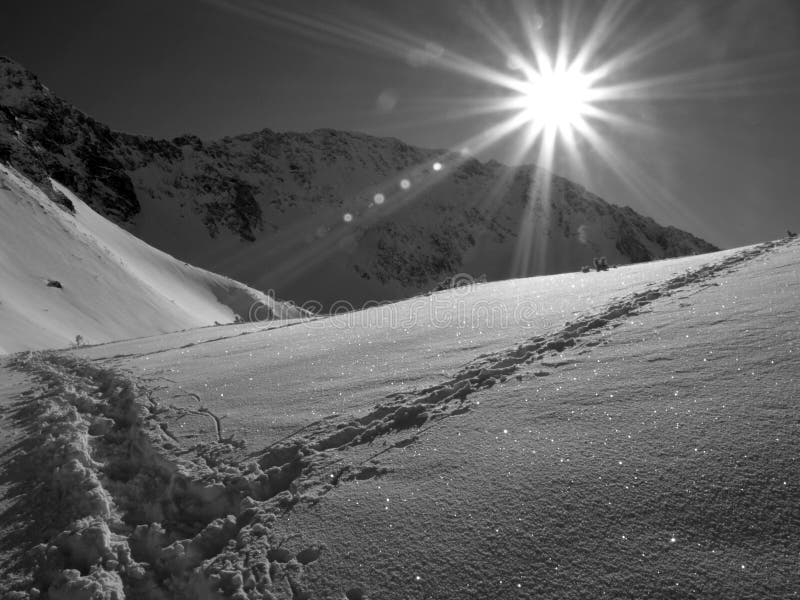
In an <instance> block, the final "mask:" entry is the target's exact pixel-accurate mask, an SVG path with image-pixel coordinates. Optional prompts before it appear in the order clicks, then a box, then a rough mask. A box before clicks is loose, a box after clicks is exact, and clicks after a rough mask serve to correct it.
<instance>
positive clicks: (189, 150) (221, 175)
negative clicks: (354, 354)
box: [0, 58, 717, 308]
mask: <svg viewBox="0 0 800 600" xmlns="http://www.w3.org/2000/svg"><path fill="white" fill-rule="evenodd" d="M0 161H4V162H6V163H9V164H10V165H12V166H14V168H16V169H18V170H19V171H21V172H22V173H24V174H25V175H27V176H28V177H30V178H31V179H32V180H34V181H37V182H38V183H39V184H40V185H42V186H43V187H44V188H45V189H46V190H48V192H49V193H51V194H52V195H53V196H54V197H55V196H57V192H56V191H54V190H52V189H51V188H50V187H49V186H50V183H49V177H52V178H53V179H55V180H57V181H58V182H60V183H61V184H63V185H64V186H66V187H67V188H69V189H70V190H72V191H73V192H75V193H76V194H77V195H78V196H79V197H80V198H82V199H83V200H84V201H86V202H87V203H88V204H89V205H90V206H92V208H94V209H95V210H96V211H97V212H99V213H101V214H103V215H105V216H107V217H108V218H110V219H112V220H113V221H115V222H116V223H117V224H119V225H121V226H122V227H124V228H125V229H127V230H128V231H129V232H131V233H133V234H134V235H136V236H137V237H139V238H141V239H142V240H144V241H145V242H147V243H148V244H150V245H152V246H155V247H156V248H159V249H161V250H163V251H165V252H167V253H169V254H172V255H173V256H175V257H177V258H178V259H180V260H183V261H187V262H190V263H192V264H194V265H198V266H200V267H203V268H205V269H208V270H211V271H215V272H217V273H222V274H224V275H227V276H229V277H232V278H234V279H237V280H239V281H242V282H244V283H246V284H248V285H250V286H253V287H255V288H259V289H261V290H268V289H275V290H277V291H278V293H279V294H280V296H282V297H285V298H289V299H291V300H294V301H296V302H305V301H307V300H311V299H313V300H317V301H319V302H320V303H321V305H322V306H323V307H324V308H329V307H330V306H331V305H332V304H333V303H334V302H335V301H336V300H345V301H347V302H349V303H351V304H353V305H360V304H362V303H364V302H366V301H368V300H392V299H398V298H403V297H408V296H410V295H413V294H416V293H419V292H422V291H426V290H430V289H433V288H434V287H436V285H437V283H439V282H440V281H442V280H443V279H446V278H448V277H451V276H453V275H455V274H458V273H468V274H471V275H473V276H480V275H485V276H486V277H487V278H488V279H489V280H496V279H504V278H507V277H510V276H526V275H534V274H544V273H557V272H563V271H572V270H577V269H579V268H580V267H581V266H582V265H585V264H591V260H592V257H595V256H601V255H602V256H606V257H607V259H608V262H609V263H611V264H614V263H620V264H624V263H630V262H641V261H647V260H652V259H659V258H666V257H675V256H682V255H687V254H693V253H702V252H709V251H714V250H717V248H716V247H714V246H713V245H711V244H709V243H707V242H705V241H703V240H701V239H699V238H697V237H695V236H693V235H691V234H689V233H686V232H684V231H681V230H679V229H676V228H674V227H664V226H661V225H659V224H657V223H656V222H655V221H653V220H652V219H650V218H648V217H644V216H642V215H639V214H637V213H636V212H634V211H633V210H631V209H630V208H627V207H619V206H615V205H613V204H609V203H607V202H605V201H604V200H602V199H601V198H599V197H597V196H595V195H594V194H592V193H590V192H588V191H586V190H585V189H584V188H583V187H582V186H580V185H577V184H575V183H573V182H571V181H569V180H567V179H564V178H562V177H558V176H555V175H552V174H550V173H548V172H546V171H544V170H543V169H539V168H536V167H533V166H520V167H509V166H505V165H502V164H500V163H497V162H494V161H490V162H487V163H483V162H479V161H478V160H476V159H474V158H469V157H465V156H462V155H460V154H458V153H453V152H447V151H442V150H426V149H420V148H415V147H413V146H409V145H407V144H404V143H403V142H401V141H398V140H396V139H390V138H376V137H371V136H368V135H363V134H359V133H348V132H340V131H332V130H317V131H313V132H311V133H276V132H273V131H270V130H268V129H265V130H262V131H259V132H256V133H251V134H245V135H239V136H234V137H226V138H223V139H221V140H215V141H205V140H201V139H200V138H198V137H195V136H191V135H186V136H182V137H178V138H175V139H173V140H156V139H152V138H149V137H143V136H137V135H130V134H126V133H119V132H115V131H112V130H111V129H109V128H108V127H107V126H105V125H103V124H102V123H99V122H97V121H95V120H94V119H92V118H91V117H89V116H87V115H85V114H84V113H82V112H81V111H79V110H78V109H77V108H75V107H73V106H72V105H70V104H68V103H67V102H65V101H63V100H61V99H60V98H58V97H57V96H56V95H54V94H53V93H51V92H50V91H49V90H48V89H47V87H45V86H44V85H43V84H42V83H40V82H39V80H38V79H37V78H36V76H35V75H33V74H32V73H30V72H29V71H27V70H26V69H25V68H24V67H22V66H20V65H19V64H17V63H15V62H14V61H12V60H9V59H3V58H0Z"/></svg>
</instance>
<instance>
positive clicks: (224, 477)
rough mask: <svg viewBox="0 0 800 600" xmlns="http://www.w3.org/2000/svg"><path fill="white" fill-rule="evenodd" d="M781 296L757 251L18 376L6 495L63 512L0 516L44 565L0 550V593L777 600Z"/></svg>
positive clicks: (794, 249)
mask: <svg viewBox="0 0 800 600" xmlns="http://www.w3.org/2000/svg"><path fill="white" fill-rule="evenodd" d="M798 285H800V244H798V243H797V242H796V241H794V242H786V241H781V242H774V243H769V244H762V245H760V246H754V247H748V248H743V249H737V250H733V251H727V252H721V253H716V254H711V255H705V256H697V257H689V258H682V259H675V260H669V261H662V262H653V263H647V264H641V265H633V266H629V267H624V268H618V269H614V270H612V271H609V272H606V273H589V274H585V275H583V274H566V275H559V276H551V277H541V278H531V279H526V280H517V281H509V282H503V283H495V284H492V283H490V284H483V285H477V286H473V287H471V288H468V289H459V290H449V291H445V292H441V293H438V294H434V295H432V296H430V297H422V298H416V299H412V300H408V301H405V302H402V303H398V304H394V305H390V306H385V307H379V308H374V309H370V310H368V311H364V312H361V313H355V314H350V315H341V316H338V317H332V318H326V319H320V320H316V321H313V322H305V323H294V324H292V325H291V326H288V327H281V328H276V329H273V330H270V331H263V332H253V333H251V334H250V335H247V336H240V335H238V334H239V330H237V329H235V328H232V329H231V330H230V331H229V332H228V334H227V335H226V332H225V329H224V328H223V329H220V336H219V339H207V338H204V337H198V336H197V335H196V333H192V332H185V333H176V334H171V335H169V336H165V337H163V338H160V339H159V338H150V339H148V340H132V341H128V342H120V343H115V344H109V345H107V346H103V347H96V348H87V349H82V350H79V351H77V352H72V353H63V354H51V355H31V356H22V357H18V359H17V361H16V363H15V364H16V368H17V369H20V371H19V372H12V371H7V372H8V373H9V374H10V377H9V381H10V383H9V384H8V389H7V390H6V391H4V392H3V397H4V398H6V400H5V401H4V404H5V405H6V406H9V407H11V405H10V404H9V403H10V402H11V398H14V397H18V398H19V397H22V398H28V399H29V400H28V405H27V407H26V408H25V411H26V412H24V413H23V412H22V411H21V409H17V410H18V412H16V413H14V412H13V411H11V410H10V409H7V410H6V412H5V413H4V414H7V415H8V417H9V418H7V419H5V420H4V422H5V427H6V428H8V429H9V436H8V437H7V438H6V439H9V440H13V439H18V437H17V435H18V434H17V432H18V431H20V430H22V431H26V430H25V427H26V422H27V421H26V420H25V415H29V414H32V415H34V416H37V415H38V416H39V417H38V418H40V420H41V422H44V423H46V427H45V428H44V431H43V432H42V431H39V430H36V429H29V430H27V431H29V432H30V436H31V438H32V441H33V443H37V440H42V447H43V450H42V452H41V455H39V454H33V455H31V456H23V457H21V458H19V460H20V461H21V462H22V463H23V464H31V463H32V461H41V462H40V463H37V464H41V466H40V468H38V469H36V470H31V469H28V470H27V471H26V473H28V474H27V475H26V477H28V479H26V480H25V481H26V482H27V483H28V485H29V487H30V488H31V489H33V488H34V486H38V488H36V489H38V490H39V492H38V494H39V497H40V498H45V499H46V498H51V497H52V498H57V497H59V493H63V490H64V489H65V486H67V485H69V486H71V487H72V488H75V489H77V490H79V491H77V492H75V493H71V494H68V495H67V497H66V498H63V497H62V499H61V500H60V502H61V504H58V503H56V504H55V506H57V507H58V508H57V509H53V508H51V509H46V508H43V509H42V510H43V512H44V514H45V515H46V518H45V519H41V518H38V517H34V516H33V515H31V511H26V510H23V505H22V504H20V501H19V500H18V501H17V502H16V503H15V502H14V501H13V498H11V499H9V498H8V497H7V498H6V502H7V503H8V504H9V505H10V510H8V511H7V512H6V513H5V514H6V515H17V517H16V520H11V521H9V520H6V521H4V522H3V523H2V527H3V529H4V530H5V531H6V532H8V535H7V539H22V538H20V537H19V532H20V531H22V530H25V529H24V527H23V525H21V524H20V523H21V522H23V521H25V519H26V518H27V519H29V520H30V521H32V524H28V526H27V530H26V531H28V533H29V535H28V538H27V539H29V540H32V539H35V540H42V541H44V542H46V543H45V544H43V545H42V546H40V547H39V548H38V549H35V550H34V553H33V559H34V560H33V563H34V564H35V565H38V567H37V570H36V572H35V573H34V574H33V575H32V577H33V579H26V575H25V572H24V568H22V567H15V566H14V565H15V563H14V562H13V557H14V556H15V555H18V554H15V552H18V549H16V548H14V547H10V546H8V545H0V552H4V553H5V555H7V556H10V557H11V558H10V559H9V561H8V562H7V564H8V565H9V568H7V569H6V571H5V573H6V574H7V577H6V580H7V581H16V582H17V583H15V584H14V586H15V588H16V589H18V590H19V591H20V592H21V594H20V597H22V598H24V597H27V595H28V594H27V590H28V589H29V586H30V585H31V582H35V583H36V585H38V586H39V589H41V590H45V589H46V590H47V592H46V596H45V597H50V598H70V599H71V598H81V597H86V596H85V594H86V593H88V591H90V590H94V591H95V592H96V593H97V594H98V597H101V596H100V595H99V594H101V592H102V591H105V593H106V596H105V597H111V592H112V590H116V591H117V592H118V593H119V594H122V593H124V594H126V597H129V598H159V597H163V598H237V599H242V598H249V599H256V598H271V597H272V598H292V599H296V598H320V599H335V600H341V599H342V598H347V599H348V600H354V599H358V598H389V599H397V600H400V599H406V598H424V597H428V598H444V599H449V598H453V599H455V598H471V597H474V598H487V597H490V598H585V597H603V596H605V597H613V598H620V597H632V598H633V597H635V598H643V597H647V598H674V597H681V598H709V597H726V598H772V597H776V598H777V597H791V596H792V594H794V593H795V592H796V591H797V589H798V587H799V586H800V578H798V575H797V568H796V567H797V556H798V551H800V513H798V506H800V502H798V500H800V496H799V493H798V488H797V481H798V475H800V466H798V464H797V456H798V450H800V431H798V427H800V413H799V412H798V407H797V403H796V391H797V373H798V372H800V364H799V363H800V347H798V338H797V334H796V331H797V330H798V326H799V325H800V312H799V311H798V304H797V301H796V298H797V290H798ZM76 356H77V357H76ZM8 368H9V365H7V366H6V369H8ZM20 373H21V374H23V375H24V376H25V377H27V378H28V380H27V381H21V380H20ZM36 381H38V382H39V383H38V384H37V383H35V382H36ZM37 386H38V387H37ZM22 394H24V395H22ZM37 431H38V433H37ZM45 434H46V435H45ZM128 448H135V451H133V452H131V451H129V450H127V449H128ZM65 455H66V456H70V457H73V458H72V460H73V461H74V462H73V463H65V462H64V460H63V459H61V458H59V457H61V456H65ZM0 456H4V457H8V456H13V452H3V453H1V454H0ZM53 457H55V458H53ZM8 460H9V459H8V458H3V459H0V461H5V462H0V466H2V468H4V469H5V472H6V474H7V475H8V480H9V481H12V482H19V481H21V479H20V478H21V477H22V475H21V474H20V473H19V471H20V469H17V470H12V469H10V466H9V463H8ZM26 461H27V462H26ZM68 464H71V465H72V466H70V467H69V468H65V466H66V465H68ZM51 472H53V473H55V474H56V476H55V478H53V476H51V475H50V473H51ZM14 473H16V475H14ZM80 490H83V491H80ZM22 502H23V503H24V501H22ZM34 504H35V502H34ZM37 506H38V505H37ZM11 509H14V510H11ZM15 510H16V512H15ZM54 510H57V511H58V512H57V513H54V512H53V511H54ZM44 521H47V524H45V523H44ZM61 530H63V532H62V533H60V534H56V533H54V532H57V531H61ZM32 532H33V533H35V535H33V533H32ZM15 536H17V537H15ZM29 543H30V542H29ZM15 578H16V579H15ZM80 594H84V596H81V595H80Z"/></svg>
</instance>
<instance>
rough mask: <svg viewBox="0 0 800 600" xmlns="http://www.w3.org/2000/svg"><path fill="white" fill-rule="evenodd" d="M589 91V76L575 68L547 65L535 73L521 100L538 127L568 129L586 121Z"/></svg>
mask: <svg viewBox="0 0 800 600" xmlns="http://www.w3.org/2000/svg"><path fill="white" fill-rule="evenodd" d="M590 91H591V87H590V84H589V78H588V77H587V76H586V75H584V74H583V73H580V72H578V71H577V70H576V69H571V70H570V69H548V70H546V71H544V72H542V73H534V74H532V77H531V79H530V81H529V82H528V84H526V86H525V90H524V93H523V94H522V96H521V97H520V103H521V104H522V110H523V111H524V113H525V116H526V117H527V119H528V120H529V121H530V122H531V123H532V124H533V125H534V126H536V127H537V128H541V129H544V130H550V131H555V130H558V131H562V132H566V131H568V130H571V129H572V128H575V127H580V126H581V124H582V123H583V117H584V116H585V115H586V113H587V111H588V109H589V105H590V102H591V97H590Z"/></svg>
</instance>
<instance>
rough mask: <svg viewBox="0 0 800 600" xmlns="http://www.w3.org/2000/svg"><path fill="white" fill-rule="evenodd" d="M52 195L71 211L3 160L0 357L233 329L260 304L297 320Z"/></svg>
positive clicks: (294, 313) (281, 307)
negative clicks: (191, 330) (207, 328)
mask: <svg viewBox="0 0 800 600" xmlns="http://www.w3.org/2000/svg"><path fill="white" fill-rule="evenodd" d="M56 189H58V190H60V192H61V193H63V194H64V196H65V197H68V198H69V200H70V201H71V202H72V204H73V205H74V207H75V211H74V214H73V213H71V212H70V211H68V210H66V209H64V208H62V207H61V206H58V205H56V204H55V203H53V202H52V201H51V200H50V199H49V198H48V196H47V195H45V194H44V193H43V192H42V191H41V189H39V187H37V186H36V185H34V184H33V183H31V182H30V181H29V180H28V179H26V178H25V177H24V176H22V175H20V174H18V173H17V172H15V171H14V170H13V169H9V168H7V167H5V166H4V165H2V164H0V353H4V352H5V353H8V352H15V351H18V350H25V349H35V348H53V347H64V346H67V345H69V344H70V343H73V342H75V340H76V336H78V335H80V336H81V337H82V341H83V343H91V344H95V343H101V342H107V341H110V340H115V339H123V338H130V337H136V336H143V335H151V334H155V333H164V332H168V331H174V330H177V329H185V328H188V327H199V326H203V325H213V324H214V323H215V322H220V323H230V322H232V321H233V320H234V317H235V315H236V314H238V315H240V316H241V317H242V318H243V319H247V318H248V316H249V314H250V309H251V307H254V306H256V307H257V306H259V305H258V303H263V305H264V306H267V305H268V306H271V307H273V309H274V310H273V311H272V313H273V314H274V315H275V316H278V317H282V318H290V317H298V316H300V312H299V311H298V310H297V309H295V308H293V307H292V306H290V305H287V304H284V303H279V302H275V301H274V300H273V299H272V298H270V297H267V296H266V295H265V294H263V293H261V292H258V291H256V290H254V289H251V288H248V287H247V286H245V285H243V284H240V283H238V282H235V281H233V280H231V279H228V278H227V277H222V276H219V275H215V274H213V273H209V272H208V271H203V270H202V269H198V268H195V267H192V266H189V265H187V264H185V263H183V262H180V261H178V260H176V259H174V258H172V257H171V256H169V255H167V254H165V253H164V252H161V251H160V250H156V249H155V248H152V247H150V246H148V245H147V244H145V243H144V242H142V241H141V240H139V239H137V238H135V237H134V236H133V235H131V234H130V233H128V232H126V231H124V230H122V229H120V228H119V227H118V226H117V225H114V224H113V223H111V222H110V221H108V220H107V219H105V218H104V217H102V216H100V215H98V214H97V213H95V212H94V211H93V210H92V209H91V208H89V207H88V206H87V205H86V204H84V203H83V202H82V201H81V200H80V199H79V198H77V197H76V196H74V195H73V194H71V193H70V192H69V191H68V190H66V189H65V188H62V187H60V186H58V184H56ZM56 282H57V283H58V285H59V286H60V287H55V283H56ZM48 283H50V285H48ZM255 313H257V316H261V317H263V316H265V311H264V310H261V311H258V310H256V311H255Z"/></svg>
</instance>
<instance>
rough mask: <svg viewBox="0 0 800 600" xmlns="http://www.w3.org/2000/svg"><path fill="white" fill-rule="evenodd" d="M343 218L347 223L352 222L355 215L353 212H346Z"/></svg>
mask: <svg viewBox="0 0 800 600" xmlns="http://www.w3.org/2000/svg"><path fill="white" fill-rule="evenodd" d="M342 219H344V222H345V223H351V222H352V221H353V215H352V214H351V213H344V216H343V217H342Z"/></svg>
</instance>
